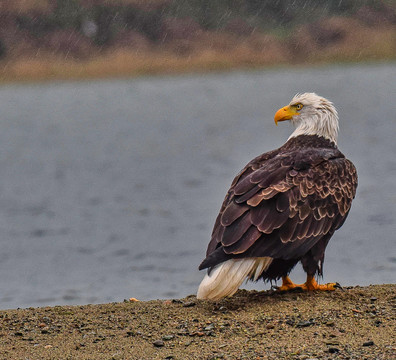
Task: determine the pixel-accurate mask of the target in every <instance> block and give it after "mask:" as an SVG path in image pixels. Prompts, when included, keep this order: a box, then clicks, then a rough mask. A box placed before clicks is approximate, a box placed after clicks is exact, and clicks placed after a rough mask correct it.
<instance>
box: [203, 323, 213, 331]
mask: <svg viewBox="0 0 396 360" xmlns="http://www.w3.org/2000/svg"><path fill="white" fill-rule="evenodd" d="M213 329H214V325H213V324H210V325H208V326H207V327H206V328H205V329H204V330H205V331H211V330H213Z"/></svg>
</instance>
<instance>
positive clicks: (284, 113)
mask: <svg viewBox="0 0 396 360" xmlns="http://www.w3.org/2000/svg"><path fill="white" fill-rule="evenodd" d="M294 115H298V112H297V110H296V108H295V107H291V106H285V107H283V108H281V109H279V110H278V111H277V112H276V113H275V117H274V120H275V124H276V125H278V121H285V120H290V119H291V118H292V117H293V116H294Z"/></svg>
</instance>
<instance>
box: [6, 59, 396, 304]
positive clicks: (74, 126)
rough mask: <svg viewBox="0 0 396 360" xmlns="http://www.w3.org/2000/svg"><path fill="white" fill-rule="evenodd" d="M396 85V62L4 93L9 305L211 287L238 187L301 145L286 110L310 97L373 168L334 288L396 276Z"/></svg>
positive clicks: (330, 275) (338, 259)
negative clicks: (238, 178) (322, 103)
mask: <svg viewBox="0 0 396 360" xmlns="http://www.w3.org/2000/svg"><path fill="white" fill-rule="evenodd" d="M395 79H396V65H395V64H390V65H366V66H343V67H328V68H313V69H297V70H296V69H281V70H276V71H273V70H272V71H250V72H232V73H224V74H209V75H186V76H178V77H155V78H142V79H129V80H108V81H94V82H75V83H74V82H69V83H50V84H48V83H46V84H36V85H6V86H3V87H1V88H0V109H1V110H0V169H1V175H0V234H1V236H0V274H1V276H0V308H15V307H28V306H45V305H56V304H86V303H104V302H110V301H122V300H123V299H124V298H129V297H136V298H138V299H141V300H146V299H156V298H173V297H183V296H186V295H188V294H191V293H195V291H196V288H197V286H198V284H199V282H200V280H201V278H202V276H203V273H202V272H198V270H197V267H198V264H199V263H200V261H201V260H202V259H203V257H204V253H205V250H206V246H207V243H208V241H209V236H210V233H211V230H212V226H213V223H214V219H215V217H216V215H217V212H218V210H219V208H220V205H221V202H222V200H223V197H224V195H225V192H226V190H227V189H228V187H229V185H230V183H231V181H232V179H233V177H234V176H235V174H236V173H237V172H238V171H239V170H240V169H241V168H242V167H243V166H244V165H245V164H246V163H247V162H248V161H249V160H250V159H251V158H253V157H254V156H256V155H258V154H260V153H263V152H265V151H268V150H271V149H273V148H276V147H278V146H280V145H282V144H283V143H284V142H285V140H286V139H287V137H288V136H289V134H290V133H291V131H292V128H291V125H289V124H286V123H282V124H280V125H279V126H277V127H276V126H275V125H274V122H273V115H274V113H275V111H276V110H277V109H278V108H279V107H281V106H283V105H285V104H287V103H288V102H289V101H290V99H291V97H292V96H293V95H294V94H295V93H296V92H305V91H315V92H317V93H319V94H320V95H322V96H325V97H327V98H329V99H331V100H332V101H333V102H334V103H335V104H336V106H337V108H338V110H339V114H340V121H341V130H340V137H339V146H340V149H341V150H342V151H343V152H344V153H345V154H346V155H347V156H348V157H349V158H350V159H351V160H352V161H353V162H354V163H355V165H356V167H357V169H358V173H359V188H358V193H357V198H356V199H355V201H354V203H353V207H352V211H351V213H350V216H349V219H348V220H347V222H346V223H345V225H344V226H343V227H342V228H341V230H339V231H338V232H337V233H336V235H335V236H334V237H333V239H332V240H331V242H330V244H329V247H328V250H327V252H326V261H325V269H324V270H325V276H324V281H338V282H340V283H341V284H343V285H356V284H360V285H367V284H370V283H391V282H395V274H396V252H395V248H396V247H395V231H396V221H395V217H396V211H395V209H396V191H395V178H396V156H395V154H396V142H395V134H396V118H395V110H396V108H395V98H396V97H395V95H396V94H395V93H396V87H395ZM293 279H295V280H296V281H302V280H303V279H304V274H303V273H302V271H301V270H297V271H295V275H294V276H293ZM255 288H257V289H266V288H268V286H267V285H264V284H262V283H259V284H258V285H256V286H255Z"/></svg>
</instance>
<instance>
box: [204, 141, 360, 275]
mask: <svg viewBox="0 0 396 360" xmlns="http://www.w3.org/2000/svg"><path fill="white" fill-rule="evenodd" d="M356 187H357V174H356V169H355V167H354V165H353V164H352V162H350V161H349V160H347V159H346V158H345V156H344V155H343V154H342V153H341V152H340V151H339V150H338V148H337V146H336V145H335V144H334V143H333V142H331V141H329V140H328V139H325V138H324V137H320V136H316V135H300V136H297V137H293V138H291V139H290V140H288V141H287V142H286V143H285V144H284V145H283V146H282V147H280V148H279V149H276V150H273V151H270V152H268V153H265V154H263V155H260V156H258V157H256V158H255V159H253V160H252V161H251V162H249V163H248V164H247V165H246V167H245V168H244V169H243V170H242V171H241V172H240V173H239V174H238V175H237V177H236V178H235V179H234V181H233V183H232V185H231V188H230V189H229V191H228V193H227V195H226V197H225V200H224V202H223V205H222V207H221V209H220V213H219V215H218V217H217V219H216V222H215V225H214V229H213V233H212V238H211V241H210V243H209V246H208V249H207V253H206V258H205V260H204V261H203V262H202V263H201V265H200V267H199V268H200V269H205V268H209V272H210V270H211V269H213V268H214V267H216V265H218V264H221V263H223V262H225V261H227V260H229V259H240V258H266V257H268V258H271V262H270V265H269V266H267V268H266V270H265V271H263V272H262V273H261V275H260V278H263V279H264V280H273V279H279V278H281V277H285V276H286V275H288V274H289V272H290V271H291V270H292V268H293V267H294V266H295V265H296V264H297V262H299V261H301V262H302V265H303V268H304V270H305V271H306V272H307V274H308V275H312V276H313V275H315V274H322V264H323V260H324V252H325V248H326V246H327V244H328V241H329V240H330V238H331V236H332V235H333V233H334V231H335V230H337V229H338V228H339V227H340V226H341V225H342V224H343V223H344V221H345V219H346V217H347V215H348V212H349V210H350V208H351V203H352V199H353V198H354V196H355V192H356Z"/></svg>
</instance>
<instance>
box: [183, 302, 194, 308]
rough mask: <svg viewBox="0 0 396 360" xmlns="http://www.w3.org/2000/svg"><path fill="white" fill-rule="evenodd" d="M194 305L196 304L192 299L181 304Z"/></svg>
mask: <svg viewBox="0 0 396 360" xmlns="http://www.w3.org/2000/svg"><path fill="white" fill-rule="evenodd" d="M195 305H196V303H195V302H194V301H188V302H185V303H184V304H183V307H192V306H195Z"/></svg>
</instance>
